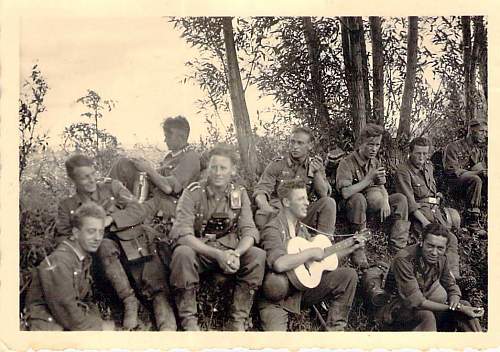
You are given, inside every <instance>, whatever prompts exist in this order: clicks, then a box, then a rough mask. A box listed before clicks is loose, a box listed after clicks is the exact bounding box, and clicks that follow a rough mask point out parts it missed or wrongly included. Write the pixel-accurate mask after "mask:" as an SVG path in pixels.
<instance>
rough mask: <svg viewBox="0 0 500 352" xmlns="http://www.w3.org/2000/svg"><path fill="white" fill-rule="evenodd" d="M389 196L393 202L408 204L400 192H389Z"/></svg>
mask: <svg viewBox="0 0 500 352" xmlns="http://www.w3.org/2000/svg"><path fill="white" fill-rule="evenodd" d="M391 198H392V201H393V202H394V204H398V205H403V206H408V199H407V198H406V196H405V195H404V194H402V193H394V194H391Z"/></svg>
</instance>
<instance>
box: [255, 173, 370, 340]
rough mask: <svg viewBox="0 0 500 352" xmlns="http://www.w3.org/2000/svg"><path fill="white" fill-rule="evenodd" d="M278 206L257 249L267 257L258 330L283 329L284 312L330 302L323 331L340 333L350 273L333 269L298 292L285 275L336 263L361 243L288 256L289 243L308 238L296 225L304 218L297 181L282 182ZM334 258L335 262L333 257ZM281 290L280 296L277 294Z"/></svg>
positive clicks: (353, 279) (302, 190)
mask: <svg viewBox="0 0 500 352" xmlns="http://www.w3.org/2000/svg"><path fill="white" fill-rule="evenodd" d="M278 196H279V198H280V200H281V202H282V204H283V208H282V209H281V210H280V212H279V214H278V215H277V216H276V217H275V218H274V219H272V220H271V221H270V222H269V223H268V224H266V226H265V227H264V229H263V231H262V233H261V240H262V242H261V244H262V247H263V248H264V249H265V250H266V252H267V267H268V271H269V272H268V273H267V276H266V279H265V280H264V285H265V287H264V295H265V298H263V299H262V300H261V301H260V302H259V311H260V318H261V321H262V327H263V329H264V330H267V331H276V330H281V331H284V330H286V329H287V323H288V313H296V314H298V313H299V312H300V308H301V305H303V306H306V307H307V306H311V305H313V304H316V303H318V302H320V301H323V300H325V299H327V300H328V302H329V303H330V304H329V306H330V308H329V311H328V318H327V321H326V326H327V329H328V330H331V331H342V330H344V328H345V327H346V325H347V318H348V315H349V310H350V307H351V304H352V301H353V298H354V294H355V292H356V286H357V274H356V271H355V270H354V269H352V268H338V269H336V270H333V271H327V272H325V273H323V274H322V277H321V280H320V282H319V285H317V286H316V287H314V288H306V289H304V290H301V289H303V287H301V288H300V289H299V288H297V287H294V286H293V285H289V283H290V282H291V281H289V278H288V277H287V274H291V272H293V271H294V269H295V268H297V267H299V266H301V265H303V264H306V265H307V266H309V267H310V265H309V264H312V263H314V262H320V261H323V260H324V259H327V257H328V259H330V258H331V257H335V256H336V257H337V258H336V261H338V260H339V259H340V258H342V257H345V256H347V255H349V254H351V253H352V252H353V251H354V250H356V249H358V248H362V247H363V246H364V240H363V239H362V238H361V239H360V240H359V241H352V245H351V246H349V247H347V246H343V247H342V248H339V249H338V251H337V252H336V253H333V254H330V253H329V252H330V251H327V250H324V249H323V248H321V246H319V247H315V248H307V249H304V250H302V251H300V252H299V253H295V254H291V253H287V245H288V243H289V242H290V241H291V240H292V239H294V238H296V237H303V238H305V239H307V240H309V239H311V238H312V236H310V235H309V233H308V232H307V230H306V228H305V227H304V226H303V225H302V223H301V222H300V220H302V219H304V218H305V217H306V215H307V207H308V205H309V201H308V199H307V192H306V185H305V183H304V182H303V181H302V180H298V179H292V180H286V181H283V182H282V183H281V184H280V185H279V187H278ZM334 259H335V258H334ZM334 261H335V260H334ZM277 291H280V292H277Z"/></svg>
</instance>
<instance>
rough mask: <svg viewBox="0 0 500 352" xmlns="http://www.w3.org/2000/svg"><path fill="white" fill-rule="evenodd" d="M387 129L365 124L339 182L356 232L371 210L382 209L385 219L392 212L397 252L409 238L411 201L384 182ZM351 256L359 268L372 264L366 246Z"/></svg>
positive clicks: (392, 237)
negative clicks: (383, 144)
mask: <svg viewBox="0 0 500 352" xmlns="http://www.w3.org/2000/svg"><path fill="white" fill-rule="evenodd" d="M383 133H384V129H383V128H382V127H381V126H379V125H375V124H372V123H369V124H367V125H366V126H365V128H363V130H362V131H361V133H360V136H359V138H358V141H357V144H358V147H357V149H356V150H355V151H354V152H352V153H351V154H349V155H348V156H347V157H345V158H344V159H343V160H342V161H341V162H340V163H339V166H338V168H337V175H336V186H337V190H338V192H339V193H340V194H341V195H342V198H343V203H342V206H343V207H344V208H345V209H346V211H347V219H348V221H349V223H350V225H351V231H352V232H355V231H358V230H361V229H364V228H365V227H366V213H367V211H369V212H375V213H378V214H377V215H379V217H380V221H381V222H383V221H385V220H386V219H387V218H388V217H389V216H390V215H392V218H393V222H392V227H391V230H390V234H389V246H390V250H391V251H392V252H397V251H398V250H399V249H401V248H404V247H405V246H406V244H407V242H408V237H409V229H410V222H409V221H408V203H407V201H406V197H405V196H404V195H403V194H401V193H394V194H391V195H389V194H388V193H387V190H386V188H385V186H384V185H385V182H386V178H385V170H384V168H383V166H382V164H381V162H380V161H379V160H378V159H377V153H378V151H379V149H380V144H381V141H382V134H383ZM351 258H352V260H353V262H354V264H355V265H357V266H358V267H359V268H361V269H366V268H367V267H368V262H367V259H366V255H365V253H364V250H363V251H361V250H359V251H355V252H354V253H353V256H352V257H351Z"/></svg>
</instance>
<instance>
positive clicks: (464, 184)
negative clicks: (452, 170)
mask: <svg viewBox="0 0 500 352" xmlns="http://www.w3.org/2000/svg"><path fill="white" fill-rule="evenodd" d="M457 186H458V189H459V190H461V192H460V194H464V192H463V190H464V189H465V199H466V201H467V206H468V208H479V207H480V206H481V191H482V187H483V180H482V179H481V177H479V176H478V175H461V176H459V177H458V180H457Z"/></svg>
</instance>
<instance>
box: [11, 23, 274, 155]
mask: <svg viewBox="0 0 500 352" xmlns="http://www.w3.org/2000/svg"><path fill="white" fill-rule="evenodd" d="M179 33H180V32H179V31H177V30H175V29H174V28H173V25H172V24H171V23H169V22H168V21H167V19H165V18H160V17H158V18H133V17H131V18H115V19H113V18H111V19H110V18H88V19H84V18H66V19H65V18H53V19H51V18H23V19H22V21H21V43H20V45H21V61H20V65H21V80H23V79H24V78H25V77H27V76H28V75H29V74H30V71H31V67H32V66H33V64H35V63H37V64H38V65H39V68H40V70H41V72H42V74H43V75H44V77H45V78H46V81H47V83H48V85H49V87H50V89H49V91H48V93H47V95H46V96H45V105H46V111H45V112H43V113H42V114H41V115H40V126H39V130H38V132H39V133H40V132H44V131H47V132H48V135H49V137H50V140H49V144H50V145H51V146H53V147H57V146H58V145H59V144H60V143H61V140H62V138H61V135H62V132H63V130H64V127H66V126H69V125H70V124H71V123H74V122H79V121H88V120H87V119H85V118H84V117H80V114H81V113H82V112H84V111H85V108H84V107H83V105H82V104H77V103H76V99H78V98H79V97H81V96H83V95H85V94H86V92H87V89H93V90H95V91H96V92H97V93H99V94H100V96H101V97H102V98H103V99H113V100H115V101H117V105H116V107H115V108H114V109H113V110H112V111H111V112H107V111H106V112H105V113H104V117H103V119H102V120H101V121H100V122H99V124H100V125H99V127H100V128H104V129H106V130H107V131H108V132H109V133H111V134H113V135H114V136H116V137H117V138H118V141H119V142H120V143H121V144H122V145H123V146H125V147H131V146H133V145H134V144H135V143H144V144H153V145H160V146H163V132H162V130H161V126H160V123H161V121H162V120H163V118H164V117H166V116H175V115H179V114H181V115H184V116H186V117H187V118H188V120H189V122H190V124H191V136H190V141H192V142H197V141H198V140H199V138H200V136H202V135H204V133H206V130H207V126H206V124H205V123H204V117H203V116H202V115H197V114H196V112H197V110H198V109H197V107H196V105H195V101H196V99H199V98H201V97H203V92H202V91H201V90H200V89H199V88H198V87H197V86H196V85H195V84H194V83H189V82H188V83H186V84H183V83H181V80H182V79H183V78H184V77H185V75H186V74H187V73H188V72H189V70H188V68H187V67H185V65H184V63H185V62H186V61H187V60H190V59H192V58H193V57H196V56H197V55H198V51H197V49H195V48H191V47H190V46H189V45H188V44H186V43H185V42H184V40H183V39H182V38H180V35H179ZM246 98H247V105H248V110H249V114H250V116H251V119H252V120H253V118H252V117H255V116H256V111H257V109H259V110H263V109H264V108H265V107H266V106H265V105H264V104H263V101H262V100H259V99H258V98H257V92H256V91H255V89H254V90H253V91H252V87H249V88H248V90H247V93H246ZM270 101H272V99H270ZM268 103H269V101H268ZM261 118H264V119H265V118H266V117H265V114H264V116H263V115H262V113H261ZM268 118H270V117H269V116H268ZM222 119H223V123H224V125H225V126H227V125H229V123H230V122H231V119H232V117H231V116H230V114H226V115H222ZM252 124H253V123H252Z"/></svg>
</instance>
